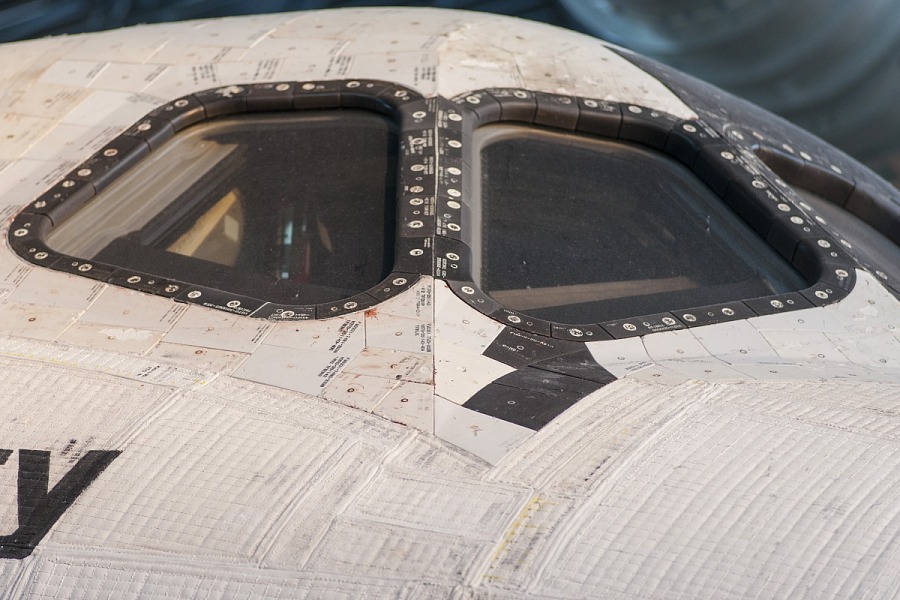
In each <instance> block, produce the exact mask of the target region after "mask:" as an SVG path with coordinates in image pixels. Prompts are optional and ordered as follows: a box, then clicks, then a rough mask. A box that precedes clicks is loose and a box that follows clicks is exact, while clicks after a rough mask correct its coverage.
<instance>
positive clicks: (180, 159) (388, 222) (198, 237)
mask: <svg viewBox="0 0 900 600" xmlns="http://www.w3.org/2000/svg"><path fill="white" fill-rule="evenodd" d="M396 129H397V127H396V125H395V124H394V122H393V121H392V120H390V119H388V118H387V117H385V116H382V115H381V114H378V113H375V112H370V111H364V110H353V109H334V110H318V111H298V112H285V113H269V114H265V113H264V114H254V115H241V116H240V117H221V118H219V119H212V120H209V121H205V122H203V123H201V124H198V125H195V126H193V127H190V128H188V129H186V130H185V131H183V132H182V133H180V134H178V135H177V136H175V137H174V138H173V139H172V140H170V141H169V142H168V143H166V144H165V145H163V146H162V147H161V148H160V149H159V150H157V151H154V152H153V153H151V154H150V155H149V156H148V157H147V158H146V159H144V160H143V161H141V162H140V163H139V164H138V165H137V166H136V167H135V168H133V169H131V170H130V171H128V172H127V173H126V174H125V175H124V176H122V177H121V178H119V179H118V180H116V181H115V182H114V183H113V184H112V185H110V187H108V188H107V189H105V190H104V191H103V192H102V193H101V194H100V195H98V196H97V197H96V198H94V199H93V200H92V201H91V202H89V203H88V204H87V205H86V206H85V207H84V208H83V209H82V210H80V211H78V212H77V213H75V214H73V215H72V216H71V218H69V219H67V220H65V221H64V222H63V223H62V224H61V226H59V227H57V228H55V229H54V230H52V232H51V233H50V235H49V236H48V237H47V244H48V246H49V247H50V248H52V249H53V250H56V251H58V252H61V253H63V254H67V255H70V256H78V257H81V258H83V259H88V260H93V261H97V262H101V263H105V264H109V265H114V266H117V267H123V268H126V269H132V270H135V271H139V272H144V273H151V274H153V275H156V276H159V277H166V278H171V279H174V280H179V281H192V282H203V283H204V285H207V286H209V287H214V288H217V289H221V290H226V291H229V292H232V293H236V294H243V295H246V296H250V297H260V296H262V297H264V298H266V299H267V300H270V301H273V302H280V303H284V304H318V303H325V302H331V301H335V300H340V299H342V298H347V297H350V296H353V295H354V294H358V293H360V292H363V291H365V290H367V289H369V288H371V287H373V286H375V285H377V284H378V283H379V282H380V281H381V280H382V279H384V278H385V276H386V275H388V274H389V273H390V271H391V267H392V264H393V244H394V227H395V226H394V223H395V220H396V215H395V208H394V207H395V205H396V177H397V175H396V173H397V167H396V163H397V146H398V140H397V131H396Z"/></svg>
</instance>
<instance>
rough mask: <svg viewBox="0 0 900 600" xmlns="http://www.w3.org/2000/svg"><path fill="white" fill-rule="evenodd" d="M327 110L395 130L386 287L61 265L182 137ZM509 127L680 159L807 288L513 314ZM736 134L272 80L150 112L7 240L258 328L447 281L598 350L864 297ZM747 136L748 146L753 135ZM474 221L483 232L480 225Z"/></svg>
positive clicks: (623, 106)
mask: <svg viewBox="0 0 900 600" xmlns="http://www.w3.org/2000/svg"><path fill="white" fill-rule="evenodd" d="M322 108H357V109H363V110H372V111H376V112H379V113H381V114H385V115H388V116H389V117H390V118H392V119H394V120H395V122H396V123H397V127H398V131H399V145H400V148H399V155H398V156H399V158H398V162H397V166H398V173H397V182H398V183H397V205H396V206H397V208H396V215H397V222H396V229H395V244H394V248H395V251H394V266H393V269H392V272H391V274H390V275H389V276H388V277H387V278H385V280H384V281H382V282H381V283H379V285H377V286H375V287H373V288H371V289H369V290H367V291H366V292H364V293H362V294H358V295H356V296H353V297H350V298H346V299H343V300H340V301H337V302H332V303H328V304H319V305H311V306H294V305H283V304H278V303H273V302H270V301H267V300H266V299H265V298H256V297H247V296H241V295H236V294H232V293H229V292H227V291H223V290H218V289H212V288H210V287H207V286H204V285H200V284H197V283H192V282H182V281H169V280H164V279H161V278H159V277H154V276H153V274H149V273H141V272H136V271H129V270H127V269H122V268H118V267H116V266H114V265H108V264H102V263H96V262H91V261H85V260H83V259H80V258H78V257H71V256H65V255H61V254H59V253H57V252H54V251H53V250H52V249H50V248H49V247H47V245H46V243H45V241H44V240H45V236H46V235H47V233H48V232H49V231H50V230H51V229H52V228H53V227H54V226H55V225H57V224H59V223H61V222H62V221H64V220H65V219H66V218H67V217H68V216H69V215H70V214H72V213H73V212H74V211H75V210H77V209H78V208H80V207H81V206H83V205H84V204H85V203H86V202H88V201H90V199H91V198H93V197H94V196H95V195H96V194H97V193H99V192H100V191H101V190H102V189H104V188H105V187H106V186H108V185H109V183H110V182H111V181H112V180H113V179H114V178H115V177H117V176H119V175H121V174H122V173H124V172H125V171H127V170H128V169H129V168H130V167H131V166H132V165H134V164H135V163H137V162H138V161H139V160H141V159H142V158H143V157H144V156H146V155H147V154H148V153H150V152H152V151H153V150H154V149H156V148H158V147H159V146H160V145H161V144H163V143H164V142H165V141H167V140H168V139H170V138H171V137H172V136H174V135H175V134H176V133H177V132H179V131H181V130H183V129H185V128H187V127H189V126H191V125H193V124H195V123H199V122H201V121H203V120H205V119H211V118H214V117H218V116H223V115H235V114H241V113H255V112H278V111H293V110H309V109H322ZM496 122H510V123H517V124H526V125H537V126H540V127H543V128H549V129H557V130H560V131H563V132H575V133H579V134H582V135H588V136H597V137H601V138H606V139H611V140H620V141H626V142H629V143H636V144H641V145H644V146H647V147H649V148H653V149H655V150H657V151H660V152H663V153H665V154H667V155H669V156H671V157H672V158H674V159H676V160H678V161H680V162H681V163H682V164H684V165H685V166H687V167H688V169H690V170H691V171H692V172H693V173H694V174H695V175H696V176H697V177H698V178H699V179H700V180H701V181H703V183H704V184H705V185H707V186H709V187H710V189H712V190H713V191H714V192H715V193H716V194H717V195H718V196H719V197H720V198H721V199H722V200H723V202H725V204H727V205H728V206H730V207H731V208H732V209H733V210H734V211H735V212H736V213H737V214H738V215H739V216H740V217H741V218H742V219H743V220H744V221H746V222H747V223H748V224H749V225H750V226H751V227H752V228H753V229H754V230H756V232H757V233H758V234H759V235H760V236H762V237H763V238H764V239H765V240H766V242H767V243H768V244H769V245H770V246H771V247H772V248H774V249H775V251H776V252H778V253H780V254H781V256H782V257H784V258H785V259H786V260H787V261H788V262H789V263H791V264H792V265H793V266H794V267H795V268H796V269H797V271H798V272H800V273H801V275H802V276H803V277H804V278H805V279H806V281H807V282H808V284H809V286H808V287H807V288H805V289H803V290H800V291H798V292H791V293H787V294H779V295H776V296H770V297H764V298H747V299H741V300H737V301H734V302H728V303H724V304H720V305H716V306H706V307H697V308H694V309H689V310H679V311H677V312H667V313H660V314H655V315H635V316H634V317H633V318H628V319H618V320H616V321H607V320H604V319H603V315H598V318H597V319H596V322H594V323H581V324H565V323H553V322H549V321H543V320H540V319H534V318H532V317H530V316H528V315H525V314H522V313H518V312H516V311H513V310H509V309H508V308H505V307H503V306H501V305H499V304H498V303H497V302H495V301H494V300H493V299H492V298H490V297H489V296H488V295H487V294H485V293H483V292H482V291H481V290H480V289H479V288H478V286H477V284H476V283H475V282H474V280H473V277H472V260H473V258H474V257H473V255H472V250H471V248H472V241H473V236H475V235H478V232H477V218H476V217H475V216H474V215H475V213H474V212H473V207H472V206H471V205H470V202H471V181H470V176H471V169H470V167H469V164H471V161H472V160H473V159H472V156H471V151H472V133H473V131H474V130H475V128H477V127H480V126H482V125H486V124H490V123H496ZM735 130H736V129H735V128H732V131H731V132H730V133H731V134H732V135H728V136H725V135H723V134H722V132H719V131H717V130H715V129H714V128H713V127H711V126H710V125H708V124H707V123H705V122H704V121H702V120H700V119H687V120H684V119H679V118H677V117H674V116H672V115H669V114H667V113H665V112H663V111H660V110H656V109H654V108H652V107H646V106H639V105H636V104H629V103H619V102H611V101H606V100H602V99H592V98H582V97H575V96H568V95H560V94H551V93H546V92H536V91H531V90H524V89H512V88H510V89H506V88H504V89H500V88H493V89H486V90H477V91H473V92H468V93H465V94H462V95H460V96H458V97H456V98H453V99H446V98H443V97H440V96H434V97H430V98H424V97H423V96H421V95H420V94H418V93H417V92H415V91H413V90H410V89H409V88H406V87H404V86H401V85H397V84H394V83H390V82H385V81H375V80H357V79H354V80H337V81H312V82H274V83H261V84H247V85H232V86H226V87H220V88H216V89H212V90H206V91H201V92H197V93H194V94H191V95H188V96H185V97H183V98H179V99H177V100H175V101H172V102H170V103H167V104H165V105H164V106H162V107H160V108H158V109H156V110H154V111H152V112H151V113H149V114H148V115H147V116H145V117H144V118H143V119H141V120H139V121H138V122H137V123H136V124H135V125H134V126H132V127H130V128H129V129H127V130H126V131H125V132H124V133H122V134H121V135H120V136H118V137H117V138H115V139H114V140H113V141H112V142H110V143H109V144H107V145H105V146H103V147H102V148H101V149H100V150H99V151H98V152H97V153H96V154H95V155H93V156H92V157H91V158H89V159H88V160H87V161H85V162H84V163H82V164H81V165H79V166H78V167H76V168H75V169H73V170H72V171H71V172H70V173H69V174H67V175H66V176H65V177H64V178H63V179H62V180H61V181H60V182H59V183H57V184H56V185H55V186H53V187H52V188H51V189H50V190H48V191H47V192H45V193H44V194H42V195H41V196H39V197H38V198H37V199H36V200H34V201H32V202H31V203H30V204H29V205H28V206H27V207H26V208H25V209H24V210H23V211H22V212H21V213H20V214H19V215H18V216H17V217H16V218H15V219H14V220H13V223H12V224H11V226H10V229H9V234H8V240H9V243H10V245H11V247H12V248H13V249H14V251H15V252H16V253H18V254H19V256H21V257H22V258H24V259H25V260H27V261H29V262H31V263H33V264H37V265H41V266H45V267H49V268H52V269H56V270H59V271H63V272H68V273H74V274H77V275H81V276H86V277H91V278H94V279H97V280H101V281H104V282H107V283H110V284H114V285H119V286H123V287H126V288H130V289H134V290H140V291H143V292H148V293H152V294H157V295H160V296H164V297H170V298H174V299H175V300H177V301H182V302H187V303H193V304H201V305H204V306H208V307H211V308H217V309H220V310H224V311H228V312H231V313H235V314H240V315H245V316H251V317H256V318H265V319H275V320H279V319H280V320H305V319H317V318H328V317H332V316H337V315H341V314H347V313H352V312H355V311H358V310H361V309H364V308H368V307H370V306H373V305H375V304H377V303H379V302H381V301H383V300H385V299H387V298H390V297H393V296H395V295H397V294H399V293H400V292H402V291H403V290H405V289H407V288H408V287H410V286H411V285H413V284H414V283H415V281H416V280H417V279H418V278H419V277H420V276H423V275H426V276H427V275H430V276H434V277H435V278H436V279H440V280H444V281H446V282H447V284H448V285H449V287H450V288H451V289H452V290H453V291H454V293H455V294H456V295H457V296H458V297H459V298H461V299H462V300H463V301H465V302H466V303H468V304H469V305H470V306H472V307H474V308H475V309H476V310H478V311H480V312H482V313H483V314H486V315H488V316H490V317H491V318H494V319H496V320H498V321H500V322H502V323H504V324H505V325H507V326H509V327H513V328H516V329H520V330H523V331H527V332H530V333H533V334H537V335H541V336H549V337H554V338H559V339H567V340H573V341H596V340H604V339H612V338H625V337H633V336H640V335H646V334H649V333H653V332H657V331H666V330H671V329H680V328H684V327H696V326H701V325H707V324H712V323H718V322H722V321H731V320H737V319H744V318H748V317H753V316H757V315H766V314H773V313H778V312H784V311H789V310H797V309H802V308H809V307H812V306H822V305H826V304H830V303H833V302H837V301H839V300H840V299H841V298H843V297H844V296H846V294H847V293H848V292H849V291H850V290H851V289H852V288H853V285H854V282H855V272H854V269H855V267H856V264H855V262H854V260H853V258H852V257H851V256H849V255H848V254H847V253H846V252H845V251H844V249H843V248H841V247H840V246H839V245H838V244H837V243H835V241H834V239H833V238H832V237H831V236H829V235H828V234H827V233H826V232H825V231H824V230H823V229H822V228H821V227H819V225H818V224H817V223H816V221H815V220H814V219H812V218H810V216H808V214H807V212H808V211H807V212H804V210H801V209H800V208H799V206H798V201H797V198H795V197H791V196H790V194H788V193H785V191H783V189H782V188H781V187H780V186H779V185H778V183H779V181H778V180H777V177H776V175H775V174H774V173H773V172H772V171H771V170H770V169H769V168H768V167H767V166H766V165H765V164H764V163H763V162H762V161H761V160H759V158H758V157H757V156H756V155H755V154H754V148H753V141H752V137H751V136H750V133H749V132H748V133H747V135H746V136H735V135H733V134H734V131H735ZM744 137H746V140H745V139H744ZM473 223H474V224H473Z"/></svg>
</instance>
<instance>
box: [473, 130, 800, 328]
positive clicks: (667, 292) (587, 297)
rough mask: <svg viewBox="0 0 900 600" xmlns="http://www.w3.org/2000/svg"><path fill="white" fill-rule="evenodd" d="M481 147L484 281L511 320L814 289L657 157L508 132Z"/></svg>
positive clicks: (628, 311)
mask: <svg viewBox="0 0 900 600" xmlns="http://www.w3.org/2000/svg"><path fill="white" fill-rule="evenodd" d="M474 146H475V148H476V151H477V153H478V156H479V158H480V160H477V161H476V163H477V165H478V171H479V172H478V173H476V186H478V187H479V188H480V189H478V190H477V194H476V196H477V197H478V204H479V205H480V212H481V218H482V223H481V227H480V231H481V235H480V236H479V237H478V240H477V242H476V246H477V247H476V248H474V250H475V252H474V254H475V255H476V257H480V261H479V260H478V258H476V260H475V263H476V265H475V267H476V268H475V277H476V281H477V282H479V285H480V286H481V288H482V290H484V291H485V292H486V293H487V294H488V295H489V296H491V297H492V298H493V299H494V300H496V301H497V302H498V303H500V304H501V305H503V306H505V307H507V308H510V309H513V310H516V311H519V312H521V313H525V314H528V315H532V316H534V317H537V318H540V319H545V320H548V321H555V322H562V323H592V322H597V321H600V320H613V319H621V318H625V317H630V316H634V315H640V314H652V313H660V312H664V311H674V310H679V309H685V308H690V307H695V306H704V305H710V304H717V303H724V302H730V301H734V300H741V299H745V298H756V297H763V296H770V295H773V294H779V293H784V292H789V291H796V290H800V289H803V288H805V287H806V286H807V283H806V281H805V280H804V279H803V278H802V277H801V276H800V274H799V273H798V272H797V271H796V270H795V269H794V268H793V267H791V265H790V264H788V263H787V262H786V261H785V260H784V259H783V258H782V257H781V256H780V255H779V254H778V253H777V252H775V251H774V250H773V249H772V248H771V247H770V246H769V245H767V244H766V243H765V241H764V240H763V239H762V238H760V237H759V235H757V234H756V233H755V232H754V231H753V230H751V229H750V227H748V226H747V224H746V223H745V222H744V221H743V220H742V219H740V218H739V217H738V216H737V215H736V214H735V213H734V212H733V211H732V210H731V209H730V208H729V207H728V206H727V205H726V204H725V203H723V202H722V200H721V199H720V198H719V197H718V196H717V195H716V194H715V193H714V192H713V191H712V190H711V189H710V188H709V187H708V186H706V185H705V184H704V183H703V182H702V181H700V180H699V179H698V178H697V177H696V176H695V175H694V174H693V173H692V172H691V171H690V170H688V169H687V168H686V167H685V166H683V165H682V164H681V163H679V162H676V161H675V160H674V159H672V158H670V157H668V156H666V155H664V154H662V153H660V152H658V151H655V150H652V149H650V148H647V147H641V146H639V145H636V144H629V143H624V142H619V141H612V140H606V139H602V138H597V137H587V136H582V135H577V134H574V133H564V132H558V131H551V130H545V129H540V128H536V127H523V126H518V125H509V124H498V125H491V126H486V127H481V128H478V129H477V130H476V131H475V136H474ZM479 265H480V268H479Z"/></svg>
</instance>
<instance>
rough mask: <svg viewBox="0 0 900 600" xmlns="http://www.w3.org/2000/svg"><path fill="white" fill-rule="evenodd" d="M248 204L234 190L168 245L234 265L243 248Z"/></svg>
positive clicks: (212, 260)
mask: <svg viewBox="0 0 900 600" xmlns="http://www.w3.org/2000/svg"><path fill="white" fill-rule="evenodd" d="M243 230H244V207H243V203H242V202H241V196H240V192H238V191H237V190H236V189H234V190H231V191H230V192H228V193H227V194H225V195H224V196H223V197H222V198H221V199H219V200H218V201H217V202H216V203H215V204H214V205H213V206H212V207H211V208H210V209H209V210H208V211H206V212H205V213H203V214H202V215H200V216H199V217H198V218H197V220H196V221H195V222H194V224H193V225H192V226H191V227H190V229H188V230H187V231H185V232H184V233H183V234H181V236H180V237H179V238H178V239H177V240H175V242H174V243H172V245H171V246H169V247H168V248H166V250H168V251H169V252H173V253H175V254H181V255H182V256H192V257H194V258H200V259H203V260H208V261H210V262H214V263H217V264H220V265H226V266H229V267H233V266H234V265H235V263H236V262H237V258H238V254H239V253H240V249H241V237H242V233H243Z"/></svg>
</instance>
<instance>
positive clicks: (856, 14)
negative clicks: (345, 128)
mask: <svg viewBox="0 0 900 600" xmlns="http://www.w3.org/2000/svg"><path fill="white" fill-rule="evenodd" d="M379 5H395V6H396V5H400V6H432V7H441V8H462V9H467V10H479V11H486V12H493V13H499V14H505V15H512V16H517V17H522V18H526V19H532V20H536V21H543V22H545V23H550V24H552V25H557V26H561V27H567V28H570V29H575V30H577V31H581V32H584V33H589V34H593V35H597V36H600V37H603V38H605V39H608V40H610V41H613V42H615V43H617V44H620V45H622V46H625V47H629V48H632V49H634V50H636V51H638V52H641V53H642V54H645V55H648V56H651V57H653V58H655V59H657V60H660V61H662V62H665V63H667V64H670V65H672V66H674V67H676V68H679V69H681V70H683V71H686V72H688V73H691V74H694V75H696V76H698V77H700V78H702V79H705V80H707V81H710V82H712V83H714V84H716V85H718V86H720V87H722V88H724V89H727V90H729V91H731V92H734V93H736V94H738V95H739V96H742V97H744V98H747V99H749V100H751V101H753V102H756V103H757V104H760V105H762V106H764V107H766V108H768V109H769V110H771V111H773V112H776V113H778V114H780V115H782V116H784V117H786V118H788V119H790V120H791V121H794V122H796V123H798V124H799V125H801V126H802V127H805V128H806V129H809V130H810V131H812V132H814V133H816V134H817V135H819V136H821V137H823V138H825V139H826V140H828V141H829V142H831V143H832V144H834V145H836V146H838V147H840V148H842V149H843V150H845V151H846V152H848V153H850V154H852V155H853V156H855V157H856V158H858V159H859V160H861V161H863V162H865V163H867V164H868V165H869V166H870V167H872V168H873V169H875V170H876V171H878V172H879V173H881V174H882V175H883V176H885V177H886V178H888V179H889V180H891V181H892V182H893V183H894V185H895V186H898V187H900V100H898V99H900V0H862V1H861V2H848V1H847V0H791V1H790V2H785V1H784V0H406V1H404V0H398V1H395V2H378V1H373V0H255V1H252V2H250V1H246V0H0V41H2V42H8V41H14V40H22V39H29V38H36V37H43V36H47V35H58V34H71V33H82V32H87V31H97V30H102V29H111V28H116V27H123V26H128V25H135V24H138V23H159V22H166V21H180V20H186V19H201V18H211V17H223V16H230V15H243V14H256V13H267V12H283V11H293V10H308V9H321V8H338V7H348V6H379Z"/></svg>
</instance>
